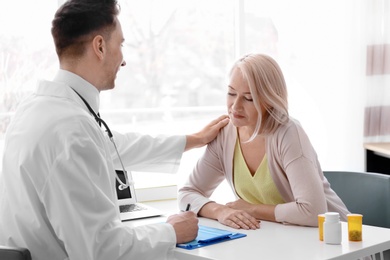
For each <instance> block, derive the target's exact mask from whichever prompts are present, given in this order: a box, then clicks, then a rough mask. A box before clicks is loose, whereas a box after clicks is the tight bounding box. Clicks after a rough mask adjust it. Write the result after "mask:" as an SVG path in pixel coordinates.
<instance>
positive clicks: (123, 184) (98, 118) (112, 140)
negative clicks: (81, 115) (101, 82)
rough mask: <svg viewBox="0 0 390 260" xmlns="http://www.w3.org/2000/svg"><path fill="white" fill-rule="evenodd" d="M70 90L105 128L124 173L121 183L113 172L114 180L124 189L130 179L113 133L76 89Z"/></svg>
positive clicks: (120, 188) (128, 184)
mask: <svg viewBox="0 0 390 260" xmlns="http://www.w3.org/2000/svg"><path fill="white" fill-rule="evenodd" d="M72 90H73V91H74V92H76V94H77V95H78V96H79V97H80V98H81V100H82V101H83V102H84V104H85V105H86V106H87V108H88V110H89V112H90V113H91V114H92V115H93V116H94V117H95V120H96V122H97V123H98V124H99V126H101V125H102V124H103V126H104V128H105V129H106V132H107V135H108V137H109V139H110V141H111V142H112V144H113V145H114V148H115V151H116V154H117V155H118V158H119V162H120V163H121V166H122V169H123V174H124V175H125V183H123V181H122V180H121V179H120V178H119V176H118V173H116V172H115V174H116V175H115V177H116V180H117V181H118V183H119V186H118V188H119V190H124V189H126V188H127V187H129V186H130V181H129V179H128V177H127V171H126V170H125V166H124V165H123V162H122V158H121V156H120V155H119V152H118V148H117V147H116V143H115V141H114V137H113V134H112V132H111V130H110V128H109V127H108V125H107V124H106V122H104V121H103V119H101V118H100V116H98V115H97V114H96V113H95V111H93V109H92V108H91V106H90V105H89V104H88V102H87V101H86V100H85V99H84V98H83V97H82V96H81V95H80V94H79V93H78V92H77V91H76V90H74V89H73V88H72Z"/></svg>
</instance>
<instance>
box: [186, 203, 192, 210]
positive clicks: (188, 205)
mask: <svg viewBox="0 0 390 260" xmlns="http://www.w3.org/2000/svg"><path fill="white" fill-rule="evenodd" d="M190 207H191V204H190V203H188V204H187V208H186V211H189V210H190Z"/></svg>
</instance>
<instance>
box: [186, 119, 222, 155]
mask: <svg viewBox="0 0 390 260" xmlns="http://www.w3.org/2000/svg"><path fill="white" fill-rule="evenodd" d="M228 123H229V116H227V115H222V116H220V117H218V118H217V119H214V120H213V121H211V122H210V123H208V124H207V125H206V126H205V127H204V128H203V129H202V130H201V131H199V132H197V133H195V134H192V135H187V143H186V147H185V151H188V150H190V149H192V148H197V147H202V146H204V145H206V144H208V143H210V142H211V141H213V140H214V139H215V137H217V135H218V133H219V130H221V128H223V127H225V126H226V125H227V124H228Z"/></svg>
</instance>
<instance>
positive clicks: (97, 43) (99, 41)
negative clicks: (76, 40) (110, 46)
mask: <svg viewBox="0 0 390 260" xmlns="http://www.w3.org/2000/svg"><path fill="white" fill-rule="evenodd" d="M92 47H93V50H94V52H95V54H96V56H98V58H99V59H100V60H101V59H103V58H104V55H105V52H106V41H105V40H104V38H103V36H101V35H97V36H95V38H93V40H92Z"/></svg>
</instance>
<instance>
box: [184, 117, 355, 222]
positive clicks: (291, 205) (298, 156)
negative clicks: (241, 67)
mask: <svg viewBox="0 0 390 260" xmlns="http://www.w3.org/2000/svg"><path fill="white" fill-rule="evenodd" d="M236 139H237V130H236V128H235V127H234V126H233V125H232V124H231V123H229V125H227V126H226V127H225V128H224V129H222V130H221V132H220V134H219V135H218V136H217V138H216V139H215V140H214V141H213V142H211V143H210V144H209V145H208V146H207V149H206V151H205V153H204V154H203V156H202V157H201V158H200V159H199V161H198V163H197V164H196V166H195V168H194V170H193V172H192V174H191V175H190V176H189V178H188V179H187V181H186V183H185V184H184V186H183V187H182V188H180V189H179V206H180V208H181V209H183V208H185V205H187V203H191V210H192V211H194V212H198V211H199V210H200V209H201V208H202V206H203V205H204V204H206V203H208V202H210V199H209V197H210V196H211V194H212V193H213V191H214V190H215V189H216V188H217V186H218V185H219V184H220V183H221V182H222V181H223V180H224V179H226V180H227V181H228V183H229V185H230V187H231V188H232V190H233V192H234V194H235V196H236V197H237V198H238V195H237V193H236V192H235V189H234V183H233V154H234V148H235V143H236ZM266 142H267V144H266V145H267V147H266V153H267V157H268V167H269V169H270V173H271V176H272V178H273V180H274V182H275V185H276V187H277V189H278V190H279V192H280V194H281V195H282V198H283V200H284V201H285V202H286V203H284V204H278V205H277V206H276V209H275V217H276V221H278V222H282V223H286V224H296V225H303V226H317V223H318V221H317V215H318V214H322V213H325V212H329V211H334V212H339V213H340V216H341V219H342V220H346V214H348V213H349V212H348V210H347V208H346V206H345V205H344V203H343V202H342V201H341V199H340V198H339V197H338V196H337V194H336V193H335V192H334V191H333V190H332V189H331V188H330V185H329V182H328V181H327V179H326V178H325V177H324V175H323V172H322V170H321V167H320V164H319V162H318V159H317V154H316V152H315V151H314V149H313V147H312V145H311V143H310V141H309V138H308V137H307V135H306V133H305V131H304V130H303V128H302V127H301V125H300V124H299V123H298V122H297V121H295V120H294V119H290V120H289V122H288V123H287V124H286V125H282V126H280V127H279V128H278V129H277V131H276V132H275V133H274V134H273V135H271V136H268V137H267V139H266Z"/></svg>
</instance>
